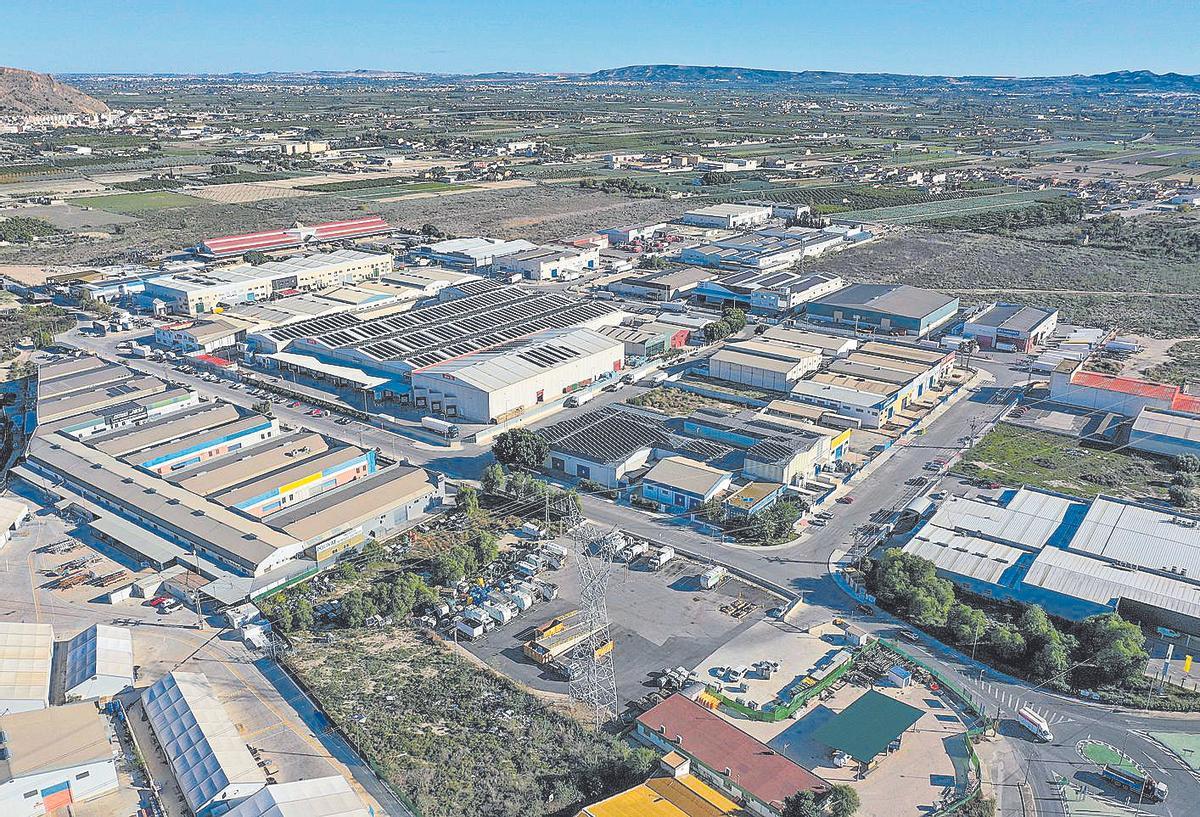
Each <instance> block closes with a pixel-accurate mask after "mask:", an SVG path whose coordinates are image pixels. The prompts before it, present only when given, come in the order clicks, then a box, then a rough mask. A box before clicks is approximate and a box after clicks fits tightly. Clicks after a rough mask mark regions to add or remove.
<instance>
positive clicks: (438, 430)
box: [421, 417, 459, 440]
mask: <svg viewBox="0 0 1200 817" xmlns="http://www.w3.org/2000/svg"><path fill="white" fill-rule="evenodd" d="M421 426H422V427H423V428H427V429H429V430H430V431H432V432H434V433H435V434H441V435H442V436H443V437H445V438H446V439H447V440H457V439H458V433H459V428H458V426H456V425H455V424H454V423H451V422H447V421H446V420H439V419H438V418H437V417H422V418H421Z"/></svg>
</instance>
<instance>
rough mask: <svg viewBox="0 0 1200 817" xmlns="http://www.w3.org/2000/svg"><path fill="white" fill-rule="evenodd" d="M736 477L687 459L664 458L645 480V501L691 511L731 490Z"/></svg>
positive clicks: (643, 482) (643, 484)
mask: <svg viewBox="0 0 1200 817" xmlns="http://www.w3.org/2000/svg"><path fill="white" fill-rule="evenodd" d="M732 481H733V474H731V473H729V472H728V471H722V470H721V469H719V468H713V467H712V466H711V465H705V464H704V463H702V462H697V461H696V460H693V459H689V458H687V457H664V458H663V459H661V460H659V461H658V462H656V463H655V464H654V467H653V468H651V469H650V470H649V471H648V472H646V476H644V477H642V498H643V499H646V500H647V501H649V502H657V503H658V504H659V505H660V506H662V507H664V508H669V509H678V510H683V511H690V510H694V509H696V508H699V507H700V506H701V505H703V504H704V503H705V502H708V501H709V500H710V499H712V498H714V497H716V496H719V495H720V494H722V493H724V492H725V491H726V490H728V489H729V484H730V482H732Z"/></svg>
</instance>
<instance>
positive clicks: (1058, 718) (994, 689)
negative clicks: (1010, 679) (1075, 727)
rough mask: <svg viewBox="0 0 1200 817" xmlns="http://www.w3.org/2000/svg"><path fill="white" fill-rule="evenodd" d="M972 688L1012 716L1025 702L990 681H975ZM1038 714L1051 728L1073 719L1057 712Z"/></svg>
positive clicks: (1018, 696)
mask: <svg viewBox="0 0 1200 817" xmlns="http://www.w3.org/2000/svg"><path fill="white" fill-rule="evenodd" d="M972 686H974V687H976V688H978V689H979V690H980V691H982V692H983V693H984V694H986V695H987V696H988V697H989V698H991V699H992V700H993V701H995V702H996V703H998V704H999V705H1000V706H1001V707H1003V708H1004V709H1006V710H1008V711H1009V712H1012V713H1014V714H1015V713H1016V711H1017V710H1018V709H1020V708H1021V707H1022V706H1025V703H1026V702H1025V701H1024V700H1023V699H1022V698H1021V696H1020V695H1017V694H1014V693H1013V692H1012V691H1011V690H1008V689H1005V688H1003V687H1001V686H999V685H998V684H994V683H992V682H991V681H978V680H977V681H975V682H974V683H973V684H972ZM1035 709H1036V707H1035ZM1038 714H1040V715H1041V716H1042V717H1044V718H1045V719H1046V722H1047V723H1048V724H1050V725H1051V726H1053V725H1055V724H1056V723H1070V722H1071V721H1073V720H1074V718H1071V717H1068V716H1066V715H1063V714H1061V713H1059V712H1039V713H1038Z"/></svg>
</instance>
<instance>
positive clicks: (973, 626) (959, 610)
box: [946, 601, 988, 644]
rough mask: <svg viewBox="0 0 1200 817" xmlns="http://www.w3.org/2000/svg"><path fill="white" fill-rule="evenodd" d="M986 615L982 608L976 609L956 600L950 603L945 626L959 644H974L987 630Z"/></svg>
mask: <svg viewBox="0 0 1200 817" xmlns="http://www.w3.org/2000/svg"><path fill="white" fill-rule="evenodd" d="M987 623H988V620H987V616H985V615H984V614H983V611H982V610H976V609H975V608H974V607H971V606H970V605H967V604H963V603H962V602H961V601H956V602H954V604H952V605H950V610H949V612H948V613H947V616H946V626H947V627H949V628H950V633H951V634H952V635H953V637H954V640H955V641H957V642H958V643H959V644H974V643H975V642H977V641H978V640H979V639H980V638H982V637H983V634H984V632H985V631H986V630H987Z"/></svg>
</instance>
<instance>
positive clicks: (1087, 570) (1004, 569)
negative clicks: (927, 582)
mask: <svg viewBox="0 0 1200 817" xmlns="http://www.w3.org/2000/svg"><path fill="white" fill-rule="evenodd" d="M904 551H905V552H906V553H911V554H913V555H916V556H920V557H922V558H924V559H928V560H929V561H931V562H933V564H934V566H935V567H936V568H937V571H938V574H939V575H941V576H944V577H945V578H948V579H950V580H951V581H953V582H954V583H955V584H957V585H959V586H961V587H963V588H964V589H966V590H969V591H970V592H972V593H975V594H976V595H981V596H987V597H990V598H996V599H1002V600H1009V601H1017V602H1022V603H1025V604H1037V605H1039V606H1041V607H1043V608H1045V610H1046V612H1047V613H1049V614H1051V615H1054V616H1058V617H1059V618H1064V619H1069V620H1073V621H1079V620H1082V619H1084V618H1087V617H1088V616H1092V615H1096V614H1099V613H1106V612H1111V611H1118V612H1120V613H1121V614H1122V615H1124V616H1125V617H1127V618H1131V619H1134V620H1137V621H1142V622H1146V623H1151V624H1159V625H1163V626H1167V627H1170V628H1172V629H1176V630H1182V631H1184V632H1188V633H1193V634H1198V635H1200V517H1195V516H1185V515H1182V514H1178V513H1174V512H1171V511H1169V510H1163V509H1161V508H1159V507H1156V506H1152V505H1144V504H1141V503H1138V502H1133V501H1130V500H1125V499H1118V498H1114V497H1107V496H1099V497H1096V498H1095V499H1093V500H1090V501H1088V500H1084V499H1079V498H1076V497H1071V496H1065V495H1063V494H1057V493H1053V492H1050V491H1039V490H1032V489H1029V488H1020V489H1017V490H1008V491H1004V492H1003V493H1001V494H1000V495H999V496H998V497H995V498H989V497H978V498H966V497H955V496H951V497H949V498H947V499H946V500H945V502H943V503H942V505H941V507H939V508H938V510H937V512H936V513H934V514H933V515H932V516H931V517H930V518H929V519H928V520H927V521H925V522H923V523H920V524H919V525H918V527H917V528H916V529H915V531H914V532H913V534H912V535H911V538H910V539H909V540H908V541H907V542H906V543H905V545H904Z"/></svg>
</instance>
